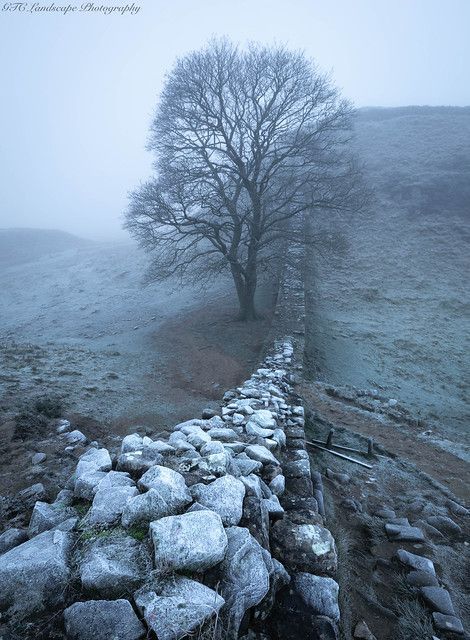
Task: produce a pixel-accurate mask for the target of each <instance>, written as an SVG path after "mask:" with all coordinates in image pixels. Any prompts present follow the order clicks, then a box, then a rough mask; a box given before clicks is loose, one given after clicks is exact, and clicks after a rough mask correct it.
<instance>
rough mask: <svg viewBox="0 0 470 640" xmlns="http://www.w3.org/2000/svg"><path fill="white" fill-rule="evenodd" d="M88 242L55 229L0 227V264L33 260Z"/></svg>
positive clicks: (13, 263)
mask: <svg viewBox="0 0 470 640" xmlns="http://www.w3.org/2000/svg"><path fill="white" fill-rule="evenodd" d="M90 243H91V241H89V240H84V239H82V238H78V237H77V236H74V235H72V234H71V233H66V232H65V231H58V230H55V229H51V230H50V229H19V228H18V229H0V265H3V266H7V265H8V266H9V265H15V264H23V263H25V262H33V261H34V260H37V259H39V258H42V257H44V256H47V255H52V254H54V253H60V252H61V251H66V250H67V249H76V248H79V247H84V246H87V245H89V244H90Z"/></svg>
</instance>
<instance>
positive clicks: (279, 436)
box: [271, 429, 286, 449]
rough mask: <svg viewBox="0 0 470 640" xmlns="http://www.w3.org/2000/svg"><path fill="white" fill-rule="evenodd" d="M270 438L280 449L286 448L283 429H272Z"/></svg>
mask: <svg viewBox="0 0 470 640" xmlns="http://www.w3.org/2000/svg"><path fill="white" fill-rule="evenodd" d="M271 438H272V439H273V440H274V442H275V443H276V444H277V446H278V447H279V448H280V449H283V448H284V447H285V446H286V434H285V432H284V430H283V429H274V431H273V435H272V436H271Z"/></svg>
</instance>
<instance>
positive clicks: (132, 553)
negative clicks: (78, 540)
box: [79, 534, 152, 597]
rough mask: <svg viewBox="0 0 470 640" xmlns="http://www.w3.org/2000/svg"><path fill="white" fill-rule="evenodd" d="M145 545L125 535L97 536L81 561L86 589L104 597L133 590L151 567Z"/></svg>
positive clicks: (81, 577) (84, 550)
mask: <svg viewBox="0 0 470 640" xmlns="http://www.w3.org/2000/svg"><path fill="white" fill-rule="evenodd" d="M151 567H152V563H151V559H150V555H149V554H148V552H147V550H146V548H145V546H144V545H143V544H142V543H141V542H139V541H137V540H135V539H134V538H131V537H130V536H126V535H114V534H113V535H109V536H105V537H97V538H95V539H92V540H91V541H90V542H88V543H87V544H86V545H85V547H84V549H83V551H82V557H81V560H80V563H79V573H80V579H81V581H82V586H83V588H84V589H85V590H86V591H87V592H90V593H96V594H99V595H100V596H104V597H119V596H122V595H123V594H125V593H127V594H130V593H132V592H133V591H134V590H135V589H137V588H138V587H139V586H140V585H141V584H142V583H143V582H144V580H145V579H146V577H147V574H148V573H149V571H150V570H151Z"/></svg>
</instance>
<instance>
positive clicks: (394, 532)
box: [385, 523, 425, 542]
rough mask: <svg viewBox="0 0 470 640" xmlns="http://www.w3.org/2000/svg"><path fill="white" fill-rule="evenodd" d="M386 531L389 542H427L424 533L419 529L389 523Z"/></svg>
mask: <svg viewBox="0 0 470 640" xmlns="http://www.w3.org/2000/svg"><path fill="white" fill-rule="evenodd" d="M385 531H386V532H387V536H388V538H389V540H392V541H395V540H396V541H402V540H403V541H407V542H424V540H425V538H424V534H423V532H422V531H421V529H419V528H418V527H410V526H406V525H399V524H390V523H387V524H386V525H385Z"/></svg>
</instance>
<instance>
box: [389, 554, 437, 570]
mask: <svg viewBox="0 0 470 640" xmlns="http://www.w3.org/2000/svg"><path fill="white" fill-rule="evenodd" d="M396 557H397V558H398V560H399V561H400V562H401V563H402V564H404V565H406V566H408V567H411V568H412V569H415V570H416V571H426V572H427V573H430V574H431V575H433V576H435V575H436V570H435V569H434V564H433V562H432V560H429V558H425V557H424V556H418V555H417V554H415V553H410V552H409V551H405V549H398V551H397V552H396Z"/></svg>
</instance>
